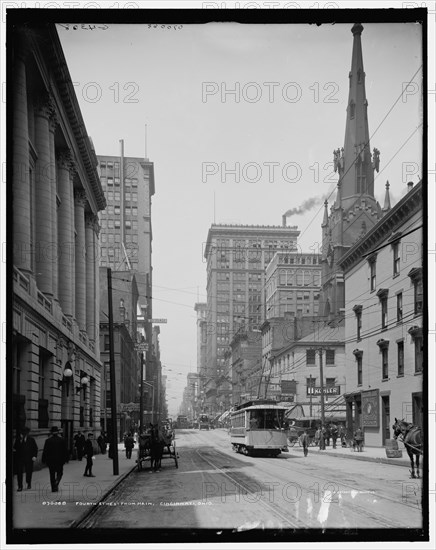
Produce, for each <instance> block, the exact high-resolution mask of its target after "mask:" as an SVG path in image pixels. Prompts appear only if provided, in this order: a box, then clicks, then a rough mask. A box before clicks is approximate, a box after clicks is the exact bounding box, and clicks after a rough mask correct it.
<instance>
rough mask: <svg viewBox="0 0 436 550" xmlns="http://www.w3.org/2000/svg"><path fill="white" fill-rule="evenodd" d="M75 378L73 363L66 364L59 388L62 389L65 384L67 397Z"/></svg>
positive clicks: (59, 381)
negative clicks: (71, 381) (72, 380)
mask: <svg viewBox="0 0 436 550" xmlns="http://www.w3.org/2000/svg"><path fill="white" fill-rule="evenodd" d="M72 376H73V370H72V368H71V363H70V362H69V361H67V362H66V363H65V367H64V372H63V373H62V378H60V379H59V380H58V388H61V387H62V386H63V385H64V384H65V385H66V387H67V396H68V393H69V392H68V390H69V387H70V379H71V378H72Z"/></svg>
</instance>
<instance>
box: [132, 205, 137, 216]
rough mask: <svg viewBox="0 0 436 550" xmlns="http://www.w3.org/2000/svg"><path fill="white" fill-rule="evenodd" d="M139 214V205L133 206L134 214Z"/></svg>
mask: <svg viewBox="0 0 436 550" xmlns="http://www.w3.org/2000/svg"><path fill="white" fill-rule="evenodd" d="M137 215H138V207H137V206H132V216H137Z"/></svg>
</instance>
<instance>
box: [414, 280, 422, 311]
mask: <svg viewBox="0 0 436 550" xmlns="http://www.w3.org/2000/svg"><path fill="white" fill-rule="evenodd" d="M414 287H415V288H414V302H415V308H414V312H415V315H419V314H420V313H422V279H419V280H417V281H415V283H414Z"/></svg>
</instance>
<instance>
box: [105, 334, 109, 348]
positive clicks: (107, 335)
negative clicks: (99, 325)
mask: <svg viewBox="0 0 436 550" xmlns="http://www.w3.org/2000/svg"><path fill="white" fill-rule="evenodd" d="M109 350H110V343H109V334H105V335H104V351H109Z"/></svg>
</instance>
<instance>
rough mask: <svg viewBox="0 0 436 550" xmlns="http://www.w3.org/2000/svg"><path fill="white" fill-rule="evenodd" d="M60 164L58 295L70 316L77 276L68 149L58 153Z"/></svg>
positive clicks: (70, 159)
mask: <svg viewBox="0 0 436 550" xmlns="http://www.w3.org/2000/svg"><path fill="white" fill-rule="evenodd" d="M57 165H58V194H59V200H60V204H59V209H58V248H59V260H58V269H59V289H58V296H59V302H60V305H61V308H62V311H63V313H64V314H65V315H67V316H68V317H73V316H74V291H73V281H74V277H75V265H74V247H75V243H74V203H73V201H72V193H71V188H72V186H73V184H72V181H71V176H70V173H71V171H72V170H73V165H72V157H71V153H70V151H69V150H68V149H65V150H63V151H60V152H59V153H58V155H57Z"/></svg>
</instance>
